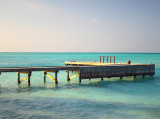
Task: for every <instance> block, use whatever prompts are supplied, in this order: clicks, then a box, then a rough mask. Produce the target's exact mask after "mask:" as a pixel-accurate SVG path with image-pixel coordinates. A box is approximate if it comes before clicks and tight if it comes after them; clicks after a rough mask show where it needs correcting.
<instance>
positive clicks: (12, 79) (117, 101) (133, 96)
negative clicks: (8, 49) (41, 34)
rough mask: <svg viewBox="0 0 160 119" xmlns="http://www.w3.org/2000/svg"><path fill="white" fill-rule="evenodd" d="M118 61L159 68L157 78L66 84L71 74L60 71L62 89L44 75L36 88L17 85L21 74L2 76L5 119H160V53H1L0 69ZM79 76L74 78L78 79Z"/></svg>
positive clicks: (35, 77) (0, 112)
mask: <svg viewBox="0 0 160 119" xmlns="http://www.w3.org/2000/svg"><path fill="white" fill-rule="evenodd" d="M100 55H105V56H116V62H127V60H131V61H132V62H133V63H151V62H152V63H154V64H156V74H155V75H154V77H149V76H147V77H145V78H144V79H143V78H142V77H141V76H138V77H136V79H135V80H133V79H132V77H124V78H123V80H119V78H111V79H107V78H106V79H104V81H100V80H99V79H91V80H90V81H89V80H82V83H81V84H79V83H78V79H77V78H75V79H73V80H71V81H70V82H67V81H66V77H67V76H66V72H65V71H59V72H58V82H59V84H58V85H57V86H55V84H54V82H53V81H52V80H50V79H49V78H47V83H46V84H45V85H44V84H43V73H42V72H33V73H32V76H31V87H30V88H29V87H28V86H27V81H24V82H23V83H22V84H21V85H17V73H2V74H1V76H0V84H1V87H0V118H7V119H8V118H20V119H21V118H26V119H32V118H33V119H37V118H38V119H39V118H42V119H43V118H46V119H53V118H54V119H65V118H69V119H72V118H73V119H82V118H83V119H84V118H86V119H87V118H88V119H90V118H92V119H97V118H98V119H128V118H130V119H132V118H133V119H135V118H136V119H150V118H152V119H159V118H160V100H159V99H160V54H151V53H150V54H142V53H140V54H137V53H0V67H17V66H21V67H23V66H63V65H64V62H65V61H96V62H98V61H99V56H100ZM74 74H76V72H73V73H70V75H74ZM22 76H25V75H22Z"/></svg>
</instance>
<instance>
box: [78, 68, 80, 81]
mask: <svg viewBox="0 0 160 119" xmlns="http://www.w3.org/2000/svg"><path fill="white" fill-rule="evenodd" d="M78 73H79V83H81V71H80V70H79V72H78Z"/></svg>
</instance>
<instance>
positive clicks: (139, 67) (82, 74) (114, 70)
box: [0, 62, 155, 86]
mask: <svg viewBox="0 0 160 119" xmlns="http://www.w3.org/2000/svg"><path fill="white" fill-rule="evenodd" d="M73 63H74V66H45V67H1V68H0V74H1V73H2V72H17V74H18V84H20V83H22V82H23V81H24V80H26V79H28V86H30V77H31V73H32V72H33V71H43V74H44V75H43V80H44V83H45V82H46V76H48V77H49V78H50V79H52V80H53V81H54V82H55V84H57V83H58V79H57V73H58V71H59V70H66V71H67V81H70V80H72V79H74V78H75V77H77V76H79V82H81V79H91V78H100V79H101V80H103V78H110V77H120V79H121V78H122V77H124V76H133V77H134V78H135V77H136V76H138V75H142V76H143V77H144V76H146V75H150V76H153V75H154V74H155V65H154V64H132V65H131V64H112V63H110V64H107V65H104V64H102V63H97V64H99V65H95V64H94V63H90V64H91V65H89V63H87V64H86V63H85V64H84V63H83V62H79V63H77V62H68V63H66V64H67V65H73ZM76 63H77V64H76ZM100 64H102V65H100ZM78 65H82V66H78ZM84 65H85V66H84ZM70 71H77V72H78V73H77V74H76V75H74V76H72V77H70V76H69V72H70ZM50 72H51V73H55V77H52V76H51V75H50V74H49V73H50ZM21 73H24V74H27V76H26V77H25V78H23V79H21V80H20V74H21Z"/></svg>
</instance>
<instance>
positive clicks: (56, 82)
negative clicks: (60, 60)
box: [55, 71, 58, 84]
mask: <svg viewBox="0 0 160 119" xmlns="http://www.w3.org/2000/svg"><path fill="white" fill-rule="evenodd" d="M57 73H58V71H56V72H55V84H58V81H57Z"/></svg>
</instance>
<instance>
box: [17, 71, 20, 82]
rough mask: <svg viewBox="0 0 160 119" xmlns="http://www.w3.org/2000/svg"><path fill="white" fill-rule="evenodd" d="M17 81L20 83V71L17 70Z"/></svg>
mask: <svg viewBox="0 0 160 119" xmlns="http://www.w3.org/2000/svg"><path fill="white" fill-rule="evenodd" d="M17 82H18V84H20V73H19V72H17Z"/></svg>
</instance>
